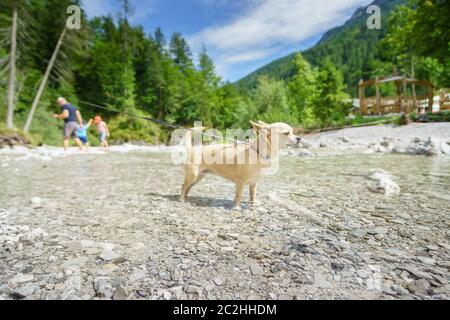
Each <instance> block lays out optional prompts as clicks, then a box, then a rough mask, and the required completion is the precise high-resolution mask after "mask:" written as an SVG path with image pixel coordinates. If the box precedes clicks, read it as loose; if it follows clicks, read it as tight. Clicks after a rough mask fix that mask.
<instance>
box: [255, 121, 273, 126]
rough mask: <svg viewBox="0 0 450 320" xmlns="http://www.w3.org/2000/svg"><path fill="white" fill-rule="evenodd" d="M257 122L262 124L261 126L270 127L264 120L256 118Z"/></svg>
mask: <svg viewBox="0 0 450 320" xmlns="http://www.w3.org/2000/svg"><path fill="white" fill-rule="evenodd" d="M258 123H259V124H261V125H263V126H266V127H270V124H268V123H265V122H264V121H261V120H258Z"/></svg>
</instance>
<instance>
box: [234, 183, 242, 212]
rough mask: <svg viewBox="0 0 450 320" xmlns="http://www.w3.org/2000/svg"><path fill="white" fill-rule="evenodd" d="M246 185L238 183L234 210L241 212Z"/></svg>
mask: <svg viewBox="0 0 450 320" xmlns="http://www.w3.org/2000/svg"><path fill="white" fill-rule="evenodd" d="M244 187H245V184H244V183H243V182H237V183H236V198H235V199H234V210H241V202H242V196H243V195H244Z"/></svg>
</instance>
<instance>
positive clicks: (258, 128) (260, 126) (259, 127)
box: [250, 121, 264, 132]
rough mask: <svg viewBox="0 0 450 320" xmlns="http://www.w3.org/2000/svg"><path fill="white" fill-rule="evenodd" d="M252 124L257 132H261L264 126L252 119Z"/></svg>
mask: <svg viewBox="0 0 450 320" xmlns="http://www.w3.org/2000/svg"><path fill="white" fill-rule="evenodd" d="M250 124H251V125H252V127H253V129H255V131H256V132H259V131H260V130H261V129H262V128H263V127H264V126H263V125H262V124H259V123H256V122H253V121H250Z"/></svg>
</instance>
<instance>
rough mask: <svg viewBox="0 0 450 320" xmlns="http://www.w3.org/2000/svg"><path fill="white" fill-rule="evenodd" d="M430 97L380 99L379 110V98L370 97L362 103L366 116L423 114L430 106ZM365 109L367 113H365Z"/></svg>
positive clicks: (362, 110) (362, 109)
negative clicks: (402, 113)
mask: <svg viewBox="0 0 450 320" xmlns="http://www.w3.org/2000/svg"><path fill="white" fill-rule="evenodd" d="M428 99H429V98H428V96H417V97H416V98H415V99H414V98H413V97H407V98H406V99H405V98H402V99H399V98H398V97H382V98H380V105H379V108H377V98H376V97H368V98H365V99H364V101H363V102H362V103H363V104H364V105H365V108H361V112H362V113H363V114H364V115H378V114H380V115H383V114H389V113H400V112H405V113H411V112H417V113H421V112H423V111H426V110H427V109H428V106H429V102H428ZM364 109H365V110H366V112H364Z"/></svg>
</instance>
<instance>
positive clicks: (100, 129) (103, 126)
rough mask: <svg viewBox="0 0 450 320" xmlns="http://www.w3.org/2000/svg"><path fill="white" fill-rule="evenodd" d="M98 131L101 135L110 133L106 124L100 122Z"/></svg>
mask: <svg viewBox="0 0 450 320" xmlns="http://www.w3.org/2000/svg"><path fill="white" fill-rule="evenodd" d="M97 131H98V132H99V133H107V132H108V130H106V123H105V122H104V121H102V122H100V123H99V124H98V125H97Z"/></svg>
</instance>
